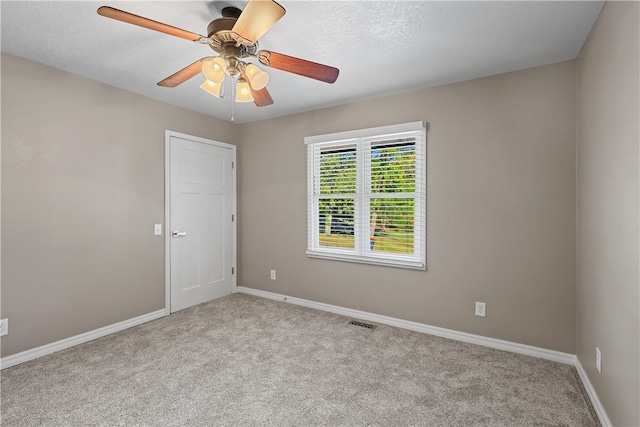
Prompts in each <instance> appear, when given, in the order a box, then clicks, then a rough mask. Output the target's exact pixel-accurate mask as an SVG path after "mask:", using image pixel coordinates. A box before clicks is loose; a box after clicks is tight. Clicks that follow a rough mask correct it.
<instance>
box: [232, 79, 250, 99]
mask: <svg viewBox="0 0 640 427" xmlns="http://www.w3.org/2000/svg"><path fill="white" fill-rule="evenodd" d="M251 101H253V95H252V94H251V88H250V87H249V83H247V81H246V80H245V79H243V78H242V77H240V78H239V79H238V83H237V85H236V102H251Z"/></svg>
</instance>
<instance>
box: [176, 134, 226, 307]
mask: <svg viewBox="0 0 640 427" xmlns="http://www.w3.org/2000/svg"><path fill="white" fill-rule="evenodd" d="M171 137H176V138H182V139H187V140H190V141H194V142H200V143H202V144H208V145H215V146H217V147H222V148H228V149H230V150H231V152H232V155H233V163H234V167H233V170H232V174H233V194H232V195H231V211H232V212H233V216H234V218H235V220H234V221H233V226H232V228H231V244H232V245H233V250H232V251H231V252H232V256H231V262H232V264H233V265H232V267H233V269H234V274H232V275H231V293H235V292H237V286H238V281H237V279H236V278H237V277H238V266H237V250H238V245H237V228H238V225H237V224H238V214H237V212H236V206H237V205H236V195H237V194H236V192H237V187H236V185H237V179H236V167H235V166H236V165H237V162H236V146H235V145H233V144H227V143H226V142H220V141H215V140H213V139H207V138H201V137H199V136H193V135H188V134H186V133H180V132H175V131H172V130H168V129H165V131H164V224H165V225H164V282H165V287H164V311H165V314H166V315H167V316H168V315H169V314H171Z"/></svg>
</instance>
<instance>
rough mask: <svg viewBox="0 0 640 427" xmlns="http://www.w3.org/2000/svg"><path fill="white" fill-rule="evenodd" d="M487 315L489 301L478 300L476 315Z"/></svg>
mask: <svg viewBox="0 0 640 427" xmlns="http://www.w3.org/2000/svg"><path fill="white" fill-rule="evenodd" d="M486 315H487V303H484V302H479V301H476V316H480V317H485V316H486Z"/></svg>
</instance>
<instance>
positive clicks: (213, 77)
mask: <svg viewBox="0 0 640 427" xmlns="http://www.w3.org/2000/svg"><path fill="white" fill-rule="evenodd" d="M226 70H227V64H226V62H224V59H222V58H221V57H219V56H216V57H215V58H212V59H207V60H206V61H204V62H203V63H202V74H204V76H205V77H206V78H207V80H209V81H212V82H216V83H221V82H222V81H223V80H224V72H225V71H226Z"/></svg>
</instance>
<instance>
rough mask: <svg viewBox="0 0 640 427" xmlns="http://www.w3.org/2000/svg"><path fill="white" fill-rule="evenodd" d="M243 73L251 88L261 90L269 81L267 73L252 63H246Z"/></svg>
mask: <svg viewBox="0 0 640 427" xmlns="http://www.w3.org/2000/svg"><path fill="white" fill-rule="evenodd" d="M245 73H246V74H247V77H248V78H249V83H250V84H251V87H252V88H253V90H261V89H264V88H265V86H267V83H269V73H267V72H266V71H263V70H261V69H260V68H258V67H257V66H256V65H254V64H249V65H247V67H246V69H245Z"/></svg>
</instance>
